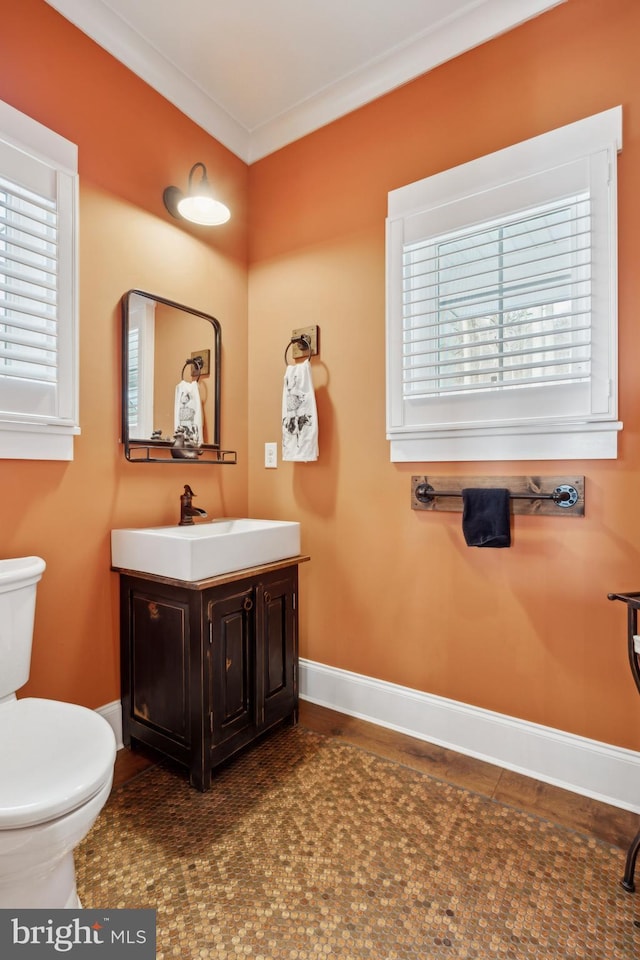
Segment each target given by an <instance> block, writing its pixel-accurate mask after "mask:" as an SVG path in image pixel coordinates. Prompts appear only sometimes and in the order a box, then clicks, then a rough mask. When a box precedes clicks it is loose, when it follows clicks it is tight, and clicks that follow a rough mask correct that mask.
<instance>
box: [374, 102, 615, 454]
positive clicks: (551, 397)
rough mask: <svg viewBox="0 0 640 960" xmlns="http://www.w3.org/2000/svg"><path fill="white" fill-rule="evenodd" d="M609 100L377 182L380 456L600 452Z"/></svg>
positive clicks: (610, 316) (611, 134)
mask: <svg viewBox="0 0 640 960" xmlns="http://www.w3.org/2000/svg"><path fill="white" fill-rule="evenodd" d="M621 121H622V114H621V109H620V108H614V109H613V110H610V111H605V112H604V113H603V114H598V115H596V116H595V117H589V118H587V119H586V120H582V121H578V122H577V123H575V124H570V125H569V126H568V127H562V128H559V129H558V130H554V131H551V132H550V133H549V134H543V135H542V136H540V137H536V138H534V139H533V140H530V141H525V142H523V143H521V144H516V145H515V146H514V147H509V148H507V149H505V150H501V151H499V152H498V153H496V154H490V155H488V156H487V157H481V158H479V159H478V160H474V161H471V162H470V163H468V164H464V165H462V166H460V167H456V168H453V169H451V170H448V171H444V172H443V173H441V174H436V175H434V176H433V177H428V178H427V179H425V180H422V181H418V182H417V183H414V184H410V185H409V186H407V187H404V188H400V189H399V190H395V191H393V192H392V193H391V194H389V217H388V220H387V437H388V438H389V439H390V440H391V455H392V459H393V460H427V461H428V460H508V459H558V458H560V459H566V458H570V457H572V456H576V457H581V458H582V457H598V458H599V457H610V456H615V455H616V447H617V440H616V437H617V431H618V430H619V429H620V428H621V424H619V423H617V420H616V417H617V298H616V291H617V275H616V264H617V258H616V244H617V221H616V202H617V201H616V153H617V150H618V149H619V148H620V146H621V136H622V122H621Z"/></svg>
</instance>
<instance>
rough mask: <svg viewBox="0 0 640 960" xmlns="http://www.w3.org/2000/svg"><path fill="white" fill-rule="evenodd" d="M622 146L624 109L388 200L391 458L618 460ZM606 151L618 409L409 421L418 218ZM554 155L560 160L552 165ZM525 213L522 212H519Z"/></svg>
mask: <svg viewBox="0 0 640 960" xmlns="http://www.w3.org/2000/svg"><path fill="white" fill-rule="evenodd" d="M621 149H622V108H621V107H615V108H613V109H611V110H606V111H604V112H603V113H600V114H596V115H595V116H592V117H588V118H586V119H585V120H580V121H577V122H576V123H573V124H569V125H567V126H565V127H561V128H558V129H556V130H552V131H551V132H549V133H547V134H543V135H541V136H538V137H535V138H533V139H531V140H527V141H524V142H522V143H519V144H516V145H514V146H512V147H508V148H506V149H504V150H500V151H498V152H496V153H493V154H490V155H488V156H485V157H480V158H479V159H477V160H473V161H471V162H469V163H466V164H463V165H461V166H459V167H455V168H452V169H450V170H445V171H443V172H442V173H439V174H436V175H434V176H431V177H428V178H426V179H424V180H421V181H418V182H416V183H413V184H409V185H408V186H405V187H401V188H399V189H397V190H394V191H392V192H391V193H389V205H388V218H387V439H389V440H390V441H391V460H392V461H398V462H415V461H470V460H540V459H550V460H556V459H562V460H564V459H613V458H615V457H616V456H617V437H618V431H619V430H621V429H622V424H621V423H620V422H618V420H617V282H616V278H617V196H616V154H617V152H618V151H620V150H621ZM602 150H606V151H607V153H608V157H609V166H608V169H609V201H608V211H607V216H608V234H609V237H610V241H609V246H608V249H607V254H606V256H607V259H608V264H609V272H610V276H611V278H612V282H611V284H610V288H609V291H608V294H607V296H608V308H607V309H608V311H609V317H610V329H609V342H608V350H609V366H610V372H609V378H610V381H611V404H610V407H609V410H608V411H607V413H606V414H605V415H598V416H590V417H589V418H588V419H580V420H570V419H567V420H565V421H563V420H561V419H556V420H553V421H550V420H545V419H543V418H540V419H535V418H534V419H532V418H528V419H527V420H525V421H519V422H518V421H516V422H511V423H500V422H497V421H493V422H486V423H481V424H478V425H473V426H469V425H465V426H464V427H462V426H461V427H458V426H456V425H455V424H453V425H452V424H443V425H439V426H437V427H436V426H434V425H432V424H428V423H427V424H420V425H416V424H415V423H409V422H407V421H408V420H409V418H408V417H407V415H406V412H405V411H406V403H407V401H406V400H405V399H404V398H403V390H402V362H403V330H402V248H403V243H404V242H405V231H406V229H407V225H408V223H409V221H410V218H411V217H413V216H416V215H417V214H418V215H419V214H424V212H425V211H426V210H430V209H431V210H437V209H439V208H442V207H445V206H446V205H447V204H453V203H456V202H457V201H459V200H460V199H461V198H474V197H477V196H479V195H481V194H482V193H484V192H486V191H490V190H492V189H495V188H499V187H502V186H503V185H504V184H513V185H516V186H517V183H518V181H519V180H523V181H524V180H525V179H526V178H527V177H529V176H533V175H535V174H537V173H539V172H540V171H543V170H545V169H549V168H550V167H552V166H554V163H555V161H556V160H559V162H561V163H568V162H571V161H573V160H575V159H580V158H583V157H586V156H589V155H592V154H594V153H595V152H597V151H602ZM550 158H553V159H552V160H550ZM516 209H517V208H516Z"/></svg>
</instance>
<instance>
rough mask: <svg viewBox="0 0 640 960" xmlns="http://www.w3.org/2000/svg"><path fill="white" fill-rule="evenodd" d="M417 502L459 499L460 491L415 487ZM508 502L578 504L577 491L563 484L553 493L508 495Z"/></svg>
mask: <svg viewBox="0 0 640 960" xmlns="http://www.w3.org/2000/svg"><path fill="white" fill-rule="evenodd" d="M415 492H416V497H417V498H418V500H422V501H426V502H429V500H431V499H432V498H433V497H461V496H462V490H459V491H458V490H434V489H433V487H430V486H429V484H428V483H420V484H418V486H417V487H416V491H415ZM509 499H510V500H553V501H554V503H557V504H558V506H559V507H572V506H573V505H574V504H575V503H577V502H578V491H577V490H576V488H575V487H572V486H571V485H570V484H568V483H566V484H563V485H562V486H561V487H558V488H557V489H556V490H554V491H553V493H509Z"/></svg>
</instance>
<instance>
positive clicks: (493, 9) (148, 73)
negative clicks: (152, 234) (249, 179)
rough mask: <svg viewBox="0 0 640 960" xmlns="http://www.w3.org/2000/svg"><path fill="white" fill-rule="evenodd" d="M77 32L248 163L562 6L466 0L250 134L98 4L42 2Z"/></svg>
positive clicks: (87, 0)
mask: <svg viewBox="0 0 640 960" xmlns="http://www.w3.org/2000/svg"><path fill="white" fill-rule="evenodd" d="M46 2H47V3H48V4H49V6H51V7H53V8H54V9H55V10H57V11H58V13H60V14H61V15H62V16H63V17H65V19H67V20H69V21H70V22H71V23H73V24H74V25H75V26H76V27H78V28H79V29H80V30H81V31H82V32H83V33H85V34H87V36H89V37H91V39H92V40H95V42H96V43H98V44H99V45H100V46H101V47H103V48H104V49H105V50H107V51H108V52H109V53H110V54H112V56H114V57H115V58H116V59H117V60H119V61H120V62H121V63H123V64H124V65H125V66H127V67H128V68H129V69H130V70H132V71H133V72H134V73H135V74H137V76H139V77H140V78H141V79H142V80H144V81H145V82H146V83H148V84H149V85H150V86H151V87H153V88H154V89H155V90H157V91H158V93H160V94H162V96H163V97H165V98H166V99H167V100H169V101H170V102H171V103H173V104H174V106H176V107H177V108H178V109H179V110H181V111H182V112H183V113H184V114H185V115H186V116H188V117H189V118H190V119H191V120H193V121H194V123H197V124H198V126H200V127H202V128H203V129H204V130H205V131H206V132H207V133H209V134H210V135H211V136H212V137H214V138H215V139H216V140H218V141H220V143H222V144H223V145H224V146H225V147H227V148H228V149H229V150H231V152H232V153H234V154H236V156H238V157H240V159H241V160H244V161H245V162H246V163H253V162H255V161H256V160H259V159H261V158H262V157H265V156H267V155H268V154H270V153H273V152H275V151H276V150H279V149H280V148H281V147H283V146H286V144H288V143H291V142H293V141H294V140H298V139H299V138H300V137H303V136H306V135H307V134H309V133H312V132H313V131H314V130H317V129H319V128H320V127H323V126H325V125H326V124H328V123H331V122H332V121H333V120H336V119H338V118H339V117H341V116H344V115H345V114H347V113H350V112H351V111H352V110H356V109H358V107H361V106H364V104H366V103H369V102H371V101H372V100H375V99H376V98H377V97H380V96H383V95H384V94H386V93H388V92H390V91H391V90H394V89H396V88H397V87H399V86H402V85H403V84H405V83H408V82H409V81H411V80H414V79H415V78H416V77H419V76H421V75H422V74H424V73H427V72H428V71H429V70H432V69H433V68H434V67H436V66H438V65H439V64H441V63H444V62H445V61H446V60H450V59H452V58H453V57H456V56H458V55H459V54H461V53H464V52H465V51H466V50H470V49H471V48H472V47H476V46H479V45H480V44H482V43H485V42H486V41H487V40H490V39H491V38H492V37H495V36H498V35H499V34H501V33H506V32H507V31H508V30H511V29H513V28H514V27H516V26H518V25H519V24H521V23H524V22H525V21H526V20H530V19H532V18H533V17H536V16H538V15H539V14H541V13H544V12H545V11H546V10H550V9H551V8H552V7H555V6H559V5H560V4H562V3H566V2H567V0H472V2H471V3H470V4H469V7H468V8H467V9H466V11H465V13H464V16H462V17H460V16H457V17H451V18H447V19H446V20H444V21H441V22H440V23H439V24H437V25H436V26H435V27H434V29H433V30H430V31H429V32H428V33H425V34H422V35H421V36H419V37H417V38H416V39H415V40H413V41H411V42H410V43H408V44H403V45H402V46H400V47H396V48H395V49H394V50H393V51H392V52H391V53H390V54H388V55H385V56H383V57H380V58H378V59H376V60H374V61H371V62H370V63H368V64H367V65H366V66H365V67H363V68H362V69H360V70H357V71H354V73H352V74H350V75H349V76H347V77H343V78H342V79H340V80H338V81H337V82H336V83H334V84H331V85H330V86H329V87H326V88H325V89H324V90H322V91H320V92H319V93H318V94H317V95H316V96H313V97H310V98H308V99H306V100H304V101H302V102H300V103H298V104H296V105H295V106H294V107H292V108H291V109H290V110H288V111H286V112H284V113H282V114H280V115H279V116H277V117H273V118H272V119H270V120H268V121H266V122H265V123H263V124H261V125H259V126H257V127H255V128H254V129H252V130H249V129H247V128H246V127H244V126H243V125H242V124H241V123H239V122H238V121H237V120H236V119H235V118H234V117H232V116H231V115H230V114H229V113H228V112H227V111H226V110H225V109H224V108H223V107H222V106H221V105H220V104H219V103H218V102H217V101H216V100H214V99H213V98H212V97H210V96H209V95H207V94H206V93H205V92H204V91H203V90H202V89H201V88H200V87H199V86H197V84H195V83H193V82H192V81H191V80H190V79H189V78H188V77H186V76H185V74H184V73H182V72H181V71H180V70H179V69H178V68H177V67H176V66H175V64H173V63H172V62H171V61H170V60H168V59H167V58H166V57H164V56H163V55H162V54H161V53H160V52H159V51H158V50H156V49H155V48H154V47H153V46H151V44H149V43H148V42H147V41H146V40H145V39H144V38H143V37H141V36H140V34H138V33H137V32H136V31H135V30H132V29H131V27H129V26H128V24H126V23H125V22H124V21H123V20H122V19H121V18H120V17H119V16H117V15H116V14H115V13H114V12H113V11H112V10H111V9H110V8H109V7H107V6H105V4H104V3H102V2H101V0H46Z"/></svg>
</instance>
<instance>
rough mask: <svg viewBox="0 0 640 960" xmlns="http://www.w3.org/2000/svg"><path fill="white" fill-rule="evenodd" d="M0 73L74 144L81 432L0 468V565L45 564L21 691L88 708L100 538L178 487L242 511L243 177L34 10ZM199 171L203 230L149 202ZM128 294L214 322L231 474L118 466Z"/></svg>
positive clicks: (101, 596)
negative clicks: (213, 211) (61, 452)
mask: <svg viewBox="0 0 640 960" xmlns="http://www.w3.org/2000/svg"><path fill="white" fill-rule="evenodd" d="M0 64H1V66H0V99H2V100H5V101H6V102H8V103H10V104H12V105H13V106H15V107H16V108H18V109H19V110H22V111H24V112H25V113H27V114H29V115H30V116H32V117H34V118H35V119H36V120H39V121H40V122H41V123H44V124H46V125H47V126H49V127H51V128H52V129H54V130H56V131H57V132H58V133H60V134H62V135H63V136H65V137H67V138H69V139H70V140H72V141H74V142H75V143H77V144H78V147H79V169H80V418H81V427H82V435H81V436H80V437H79V438H78V439H77V440H76V447H75V459H74V461H73V462H71V463H52V462H50V463H46V462H41V461H37V460H34V461H15V460H13V461H12V460H0V530H1V531H2V533H1V536H0V556H3V557H11V556H22V555H27V554H38V555H40V556H42V557H44V558H45V560H46V562H47V570H46V572H45V574H44V578H43V580H42V582H41V584H40V587H39V591H38V604H37V612H36V628H35V635H34V648H33V658H32V673H31V680H30V682H29V683H28V684H27V686H26V687H24V688H23V691H22V693H23V694H30V695H34V696H47V697H54V698H58V699H62V700H74V701H76V702H78V703H82V704H85V705H87V706H89V707H96V706H101V705H103V704H106V703H109V702H110V701H112V700H116V699H117V698H118V697H119V695H120V691H119V662H118V620H117V587H118V584H117V576H116V575H115V574H112V573H111V572H110V570H109V564H110V552H109V532H110V530H111V529H112V528H113V527H118V526H126V525H131V526H144V525H154V524H161V523H174V522H176V521H177V517H178V511H179V508H180V503H179V496H180V493H181V492H182V487H183V485H184V484H185V483H189V484H191V486H192V487H193V489H194V490H195V491H196V493H197V494H198V500H197V503H198V505H201V506H203V507H204V508H205V509H207V510H208V512H209V516H216V515H221V514H231V515H233V514H236V515H237V514H240V515H245V514H246V509H247V471H246V460H247V427H246V423H247V390H246V381H247V264H246V247H247V227H246V198H247V168H246V165H245V164H244V163H242V162H241V161H240V160H238V159H237V158H236V157H234V156H233V155H232V154H231V153H230V152H229V151H227V150H226V149H225V148H224V147H222V146H221V145H220V144H219V143H217V142H216V141H215V140H213V139H212V138H211V137H210V136H208V135H207V134H206V133H205V132H204V131H203V130H202V129H200V128H199V127H197V126H196V125H195V124H194V123H192V122H191V121H190V120H188V119H187V118H186V117H185V116H184V115H183V114H181V113H180V112H179V111H178V110H176V109H175V108H174V107H173V106H171V105H170V104H169V103H168V102H167V101H166V100H164V99H163V98H162V97H161V96H160V95H159V94H156V93H155V92H154V91H153V90H151V89H150V88H149V87H148V86H147V85H146V84H144V83H143V82H142V81H141V80H139V79H138V78H136V77H135V76H134V75H133V74H132V73H130V72H129V71H128V70H126V69H125V68H124V67H123V66H122V65H120V64H119V63H118V62H117V61H116V60H114V59H113V58H112V57H111V56H109V55H108V54H107V53H105V52H104V51H103V50H102V49H101V48H100V47H98V46H97V45H96V44H94V43H93V42H92V41H91V40H89V39H88V38H87V37H86V36H84V35H83V34H82V33H80V32H79V31H78V30H76V29H75V28H74V27H73V26H72V25H71V24H70V23H68V22H67V21H66V20H64V19H63V18H62V17H61V16H59V15H58V14H57V13H56V12H55V11H54V10H53V9H52V8H51V7H49V6H48V5H47V4H45V3H44V2H43V0H20V3H4V4H3V9H2V30H1V31H0ZM199 160H201V161H203V162H204V163H205V164H206V165H207V168H208V172H209V178H210V180H211V182H212V183H215V184H217V185H219V188H220V192H221V198H222V199H224V200H225V202H226V203H228V205H229V207H230V208H231V209H232V211H233V219H232V220H231V221H230V223H229V224H228V225H226V226H224V227H221V228H219V229H217V230H215V231H211V230H205V231H203V230H199V229H198V228H192V229H187V228H183V227H181V226H180V225H179V224H178V222H177V221H175V220H172V219H171V217H169V215H168V214H167V213H166V211H165V209H164V207H163V204H162V192H163V189H164V187H165V186H167V185H169V184H176V185H179V186H186V181H187V175H188V172H189V169H190V167H191V166H192V164H193V163H195V162H196V161H199ZM134 287H137V288H140V289H143V290H148V291H150V292H152V293H156V294H159V295H161V296H164V297H167V298H169V299H173V300H176V301H178V302H179V303H184V304H188V305H190V306H193V307H195V308H196V309H199V310H202V311H204V312H206V313H212V314H213V315H214V316H216V317H217V318H218V319H219V320H220V322H221V325H222V344H223V360H222V372H223V402H222V407H223V414H222V441H223V446H226V447H227V448H230V449H237V451H238V459H239V464H238V465H237V466H209V467H204V466H202V465H199V466H189V465H182V464H179V465H178V464H175V465H174V464H170V465H166V464H163V465H153V464H147V465H141V464H130V463H128V462H126V461H125V459H124V456H123V453H122V447H121V445H120V444H119V443H118V438H119V436H120V298H121V297H122V295H123V294H124V293H125V291H127V290H129V289H131V288H134ZM178 375H179V370H177V376H178Z"/></svg>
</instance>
